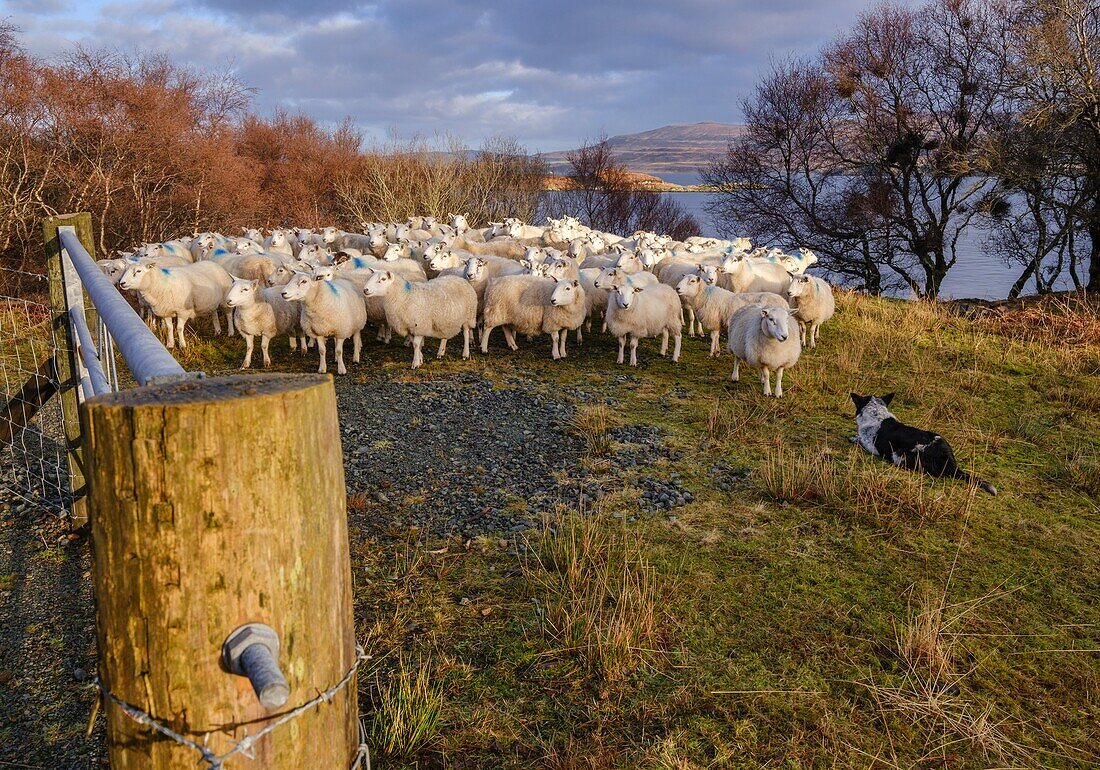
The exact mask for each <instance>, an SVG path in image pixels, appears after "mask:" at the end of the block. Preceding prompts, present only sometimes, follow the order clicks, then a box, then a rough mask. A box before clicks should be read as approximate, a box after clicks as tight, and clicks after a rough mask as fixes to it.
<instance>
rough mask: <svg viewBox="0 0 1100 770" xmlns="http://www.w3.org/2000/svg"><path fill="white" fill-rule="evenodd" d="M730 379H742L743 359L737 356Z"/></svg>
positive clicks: (734, 358) (734, 359)
mask: <svg viewBox="0 0 1100 770" xmlns="http://www.w3.org/2000/svg"><path fill="white" fill-rule="evenodd" d="M730 379H731V380H733V381H734V382H740V381H741V359H740V358H738V357H737V356H734V357H733V374H731V375H730Z"/></svg>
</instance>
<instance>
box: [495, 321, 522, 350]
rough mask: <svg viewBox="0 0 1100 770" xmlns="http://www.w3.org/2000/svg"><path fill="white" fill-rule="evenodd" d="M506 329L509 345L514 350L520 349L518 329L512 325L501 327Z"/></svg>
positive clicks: (506, 338)
mask: <svg viewBox="0 0 1100 770" xmlns="http://www.w3.org/2000/svg"><path fill="white" fill-rule="evenodd" d="M500 328H502V329H503V330H504V339H505V340H507V341H508V347H510V348H511V349H512V350H519V345H518V344H516V331H515V329H513V328H512V327H511V326H502V327H500Z"/></svg>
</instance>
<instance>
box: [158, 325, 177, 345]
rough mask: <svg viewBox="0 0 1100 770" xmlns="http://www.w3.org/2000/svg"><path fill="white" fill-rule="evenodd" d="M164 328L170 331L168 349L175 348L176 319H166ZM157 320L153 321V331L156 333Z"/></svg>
mask: <svg viewBox="0 0 1100 770" xmlns="http://www.w3.org/2000/svg"><path fill="white" fill-rule="evenodd" d="M164 326H165V327H166V328H167V329H168V347H169V348H174V347H175V346H176V324H175V319H173V318H165V319H164ZM156 328H157V327H156V320H154V321H153V331H156Z"/></svg>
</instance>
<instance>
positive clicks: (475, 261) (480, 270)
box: [464, 257, 486, 281]
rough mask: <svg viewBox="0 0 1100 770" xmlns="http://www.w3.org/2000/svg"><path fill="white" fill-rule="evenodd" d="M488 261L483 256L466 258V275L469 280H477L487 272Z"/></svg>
mask: <svg viewBox="0 0 1100 770" xmlns="http://www.w3.org/2000/svg"><path fill="white" fill-rule="evenodd" d="M485 265H486V262H485V260H484V259H482V258H481V257H470V258H469V259H467V260H466V271H465V273H464V275H465V276H466V280H468V281H476V280H478V279H479V278H481V277H482V276H483V275H484V274H485Z"/></svg>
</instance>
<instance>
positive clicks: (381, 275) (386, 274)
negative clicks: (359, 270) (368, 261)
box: [363, 270, 396, 297]
mask: <svg viewBox="0 0 1100 770" xmlns="http://www.w3.org/2000/svg"><path fill="white" fill-rule="evenodd" d="M395 282H396V278H395V276H394V274H393V273H391V272H390V271H389V270H376V271H375V272H374V274H373V275H371V277H370V278H368V279H367V283H366V285H365V286H363V294H365V295H366V296H368V297H381V296H383V295H384V294H386V292H388V291H389V290H390V288H391V287H392V286H393V285H394V283H395Z"/></svg>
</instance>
